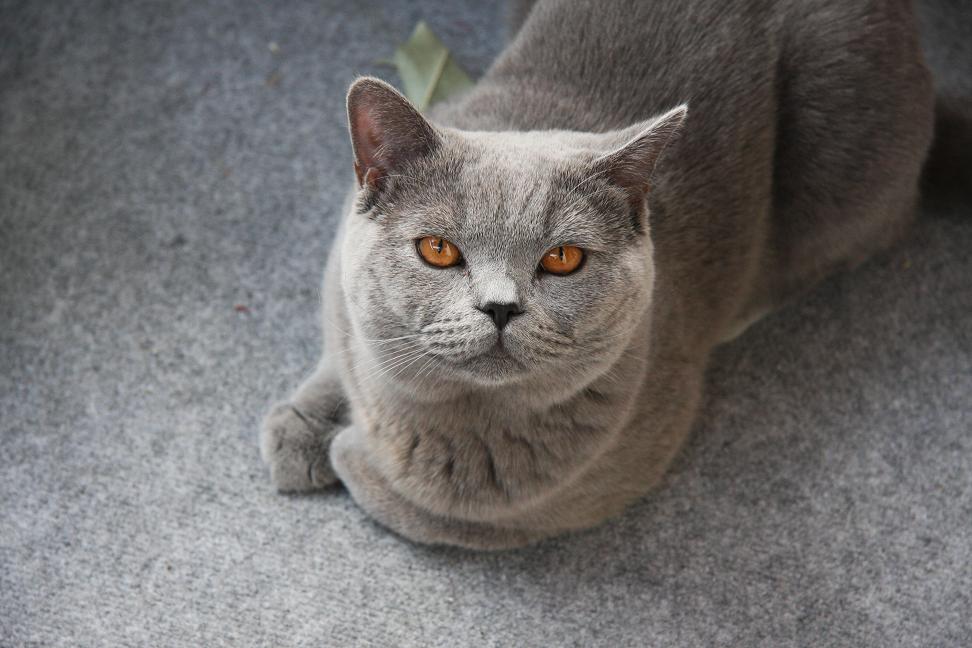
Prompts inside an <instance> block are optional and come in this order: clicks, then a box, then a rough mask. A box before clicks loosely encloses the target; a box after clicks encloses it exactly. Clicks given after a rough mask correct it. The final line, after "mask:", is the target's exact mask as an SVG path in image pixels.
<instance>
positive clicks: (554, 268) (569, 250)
mask: <svg viewBox="0 0 972 648" xmlns="http://www.w3.org/2000/svg"><path fill="white" fill-rule="evenodd" d="M583 261H584V250H582V249H580V248H579V247H577V246H576V245H558V246H557V247H555V248H550V249H549V250H547V251H546V252H545V253H544V255H543V258H542V259H540V267H541V268H543V269H544V270H545V271H547V272H549V273H550V274H555V275H569V274H570V273H571V272H573V271H575V270H577V268H579V267H580V266H581V263H582V262H583Z"/></svg>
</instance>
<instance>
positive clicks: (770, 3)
mask: <svg viewBox="0 0 972 648" xmlns="http://www.w3.org/2000/svg"><path fill="white" fill-rule="evenodd" d="M529 4H532V3H528V5H529ZM515 13H516V14H517V15H521V16H524V18H523V23H522V25H520V26H519V28H518V29H517V30H516V33H515V35H514V37H513V38H512V40H511V42H510V43H509V44H508V46H507V47H506V48H505V50H504V51H503V52H502V53H501V54H500V56H499V57H498V59H497V60H496V61H495V63H494V64H493V65H492V67H491V68H490V69H489V71H488V72H487V73H486V75H485V76H484V78H483V79H482V80H480V81H479V82H478V83H477V84H476V86H475V87H474V88H473V89H472V90H471V91H470V92H469V93H468V94H466V95H465V96H463V97H461V98H459V99H457V100H456V101H453V102H451V103H448V104H445V105H442V106H440V107H438V108H437V109H435V110H433V111H432V112H431V113H430V114H429V116H428V117H426V116H423V115H422V114H420V113H419V112H418V111H417V110H416V109H415V108H414V107H413V106H412V105H410V104H409V102H408V101H407V100H406V99H405V98H404V97H403V96H402V95H400V94H399V93H398V92H397V91H396V90H394V89H393V88H392V87H391V86H389V85H387V84H385V83H384V82H382V81H380V80H378V79H374V78H368V77H365V78H360V79H358V80H357V81H355V82H354V83H353V85H352V86H351V88H350V90H349V93H348V97H347V108H348V120H349V129H350V135H351V141H352V148H353V167H354V171H355V175H356V179H357V183H356V186H355V188H354V190H353V191H352V193H351V194H350V195H349V197H348V200H347V202H346V205H345V215H344V218H343V220H342V223H341V226H340V230H339V232H338V234H337V237H336V240H335V243H334V247H333V251H332V253H331V254H330V257H329V259H328V262H327V268H326V271H325V278H324V304H323V313H324V317H323V329H324V353H323V356H322V358H321V360H320V364H319V366H318V368H317V369H316V371H315V372H314V374H313V375H312V376H311V377H310V378H309V379H307V381H306V382H304V384H303V385H301V386H300V388H299V389H298V390H297V392H296V393H295V394H294V395H293V396H292V397H291V398H290V399H289V400H288V401H287V402H284V403H280V404H278V405H276V406H275V407H274V408H273V409H272V410H271V411H270V413H269V415H268V416H267V418H266V420H265V422H264V424H263V428H262V432H261V452H262V456H263V457H264V460H265V461H266V462H267V463H268V464H269V467H270V472H271V477H272V480H273V482H274V483H275V485H276V487H277V488H278V489H279V490H281V491H308V490H315V489H321V488H325V487H328V486H330V485H332V484H335V483H337V482H338V481H340V482H342V483H343V484H344V486H345V487H346V488H347V489H348V491H349V492H350V494H351V496H352V497H353V498H354V500H355V501H356V502H357V503H358V504H359V505H360V506H361V507H362V508H363V509H364V510H365V511H366V512H368V513H369V514H370V515H371V516H372V517H373V518H374V519H376V520H377V521H378V522H379V523H381V524H382V525H384V526H386V527H388V528H390V529H391V530H393V531H394V532H396V533H398V534H400V535H402V536H404V537H406V538H409V539H411V540H413V541H416V542H421V543H431V544H447V545H458V546H462V547H468V548H476V549H506V548H513V547H519V546H523V545H526V544H530V543H533V542H536V541H539V540H541V539H543V538H547V537H549V536H553V535H556V534H560V533H563V532H568V531H574V530H578V529H583V528H587V527H591V526H593V525H596V524H597V523H599V522H601V521H603V520H605V519H606V518H609V517H611V516H615V515H617V514H618V513H620V512H621V511H622V510H623V509H624V508H625V506H626V505H628V504H629V503H630V502H632V500H634V499H636V498H639V497H641V496H642V495H643V494H644V493H645V492H646V491H647V490H648V489H649V488H650V487H651V486H652V485H653V484H655V483H656V482H657V480H658V479H659V477H660V476H661V475H662V474H663V472H664V471H665V469H666V467H667V466H668V464H669V463H670V462H671V460H672V458H673V457H674V455H675V454H676V452H677V451H678V450H679V447H680V446H681V445H682V443H683V441H684V440H685V437H686V435H687V433H688V431H689V429H690V427H691V424H692V421H693V418H694V416H695V413H696V409H697V407H698V404H699V397H700V392H701V388H702V383H703V374H704V371H705V367H706V361H707V358H708V356H709V355H710V353H711V351H712V349H713V348H714V347H715V346H717V345H718V344H720V343H722V342H725V341H727V340H730V339H732V338H733V337H735V336H737V335H738V334H739V333H741V332H742V331H743V330H744V329H745V328H746V327H747V326H748V325H749V324H751V323H752V322H753V321H755V320H757V319H758V318H760V317H762V316H763V315H764V314H766V313H767V312H769V311H770V310H771V309H773V308H776V307H777V306H779V305H780V304H782V303H783V302H784V301H785V300H787V299H789V298H791V297H792V296H794V295H796V294H799V293H800V292H802V291H805V290H806V289H808V288H809V287H811V286H813V285H814V284H815V283H816V282H817V281H819V280H820V279H821V278H823V277H825V276H826V275H828V274H830V273H832V272H834V271H837V270H840V269H843V268H849V267H853V266H855V265H857V264H859V263H860V262H861V261H863V260H864V259H866V258H867V257H868V256H869V255H871V254H873V253H874V252H876V251H878V250H881V249H882V248H885V247H886V246H888V245H890V244H891V243H892V242H893V241H894V240H895V239H896V238H897V237H898V236H899V235H900V234H901V232H902V231H903V230H904V228H905V227H906V225H907V224H908V223H909V221H911V219H912V217H913V215H914V213H915V207H916V202H917V197H918V180H919V175H920V172H921V168H922V161H923V160H924V158H925V155H926V151H927V149H928V147H929V143H930V140H931V136H932V128H933V105H934V92H933V88H932V80H931V76H930V73H929V71H928V69H927V68H926V66H925V64H924V62H923V58H922V52H921V49H920V46H919V42H918V35H917V27H916V23H915V18H914V16H913V13H912V10H911V8H910V5H909V4H908V3H907V2H904V1H902V0H855V1H853V2H847V1H846V0H782V1H776V0H747V1H746V2H725V0H677V1H676V0H665V1H658V2H650V3H648V2H637V1H631V2H621V1H617V2H598V1H593V0H592V1H572V2H558V1H555V0H550V1H547V0H541V1H540V2H538V3H536V4H535V5H533V6H527V7H525V9H523V10H522V11H518V12H515Z"/></svg>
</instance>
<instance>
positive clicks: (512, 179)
mask: <svg viewBox="0 0 972 648" xmlns="http://www.w3.org/2000/svg"><path fill="white" fill-rule="evenodd" d="M685 113H686V109H685V107H684V106H680V107H678V108H676V109H674V110H672V111H670V112H668V113H666V114H664V115H662V116H660V117H658V118H656V119H653V120H650V121H647V122H643V123H639V124H636V125H634V126H632V127H631V128H628V129H625V130H622V131H615V132H610V133H604V134H592V133H575V132H567V131H537V132H469V131H460V130H456V129H451V128H444V127H439V126H435V125H433V124H431V123H429V122H428V121H427V120H426V119H425V118H423V117H422V116H421V115H420V114H419V112H418V111H417V110H415V109H414V108H413V107H412V106H411V105H410V104H409V103H408V101H407V100H406V99H405V98H404V97H402V96H401V95H400V94H399V93H398V92H396V91H395V90H394V89H393V88H391V87H390V86H388V85H387V84H385V83H383V82H381V81H378V80H377V79H371V78H364V79H359V80H358V81H357V82H355V83H354V84H353V85H352V87H351V90H350V92H349V94H348V117H349V122H350V131H351V140H352V145H353V148H354V157H355V162H354V165H355V172H356V175H357V178H358V184H359V191H358V195H357V198H356V201H355V205H354V211H355V213H353V214H351V215H350V218H349V219H348V222H347V223H346V230H345V232H346V234H345V238H344V240H343V244H342V248H341V252H340V254H341V266H342V277H341V281H342V287H343V291H344V294H345V296H346V300H347V302H348V307H349V311H350V312H349V315H350V317H351V320H352V322H353V323H354V326H355V328H356V330H357V333H358V334H359V336H360V338H361V339H362V340H364V341H365V343H366V344H367V345H368V347H369V350H370V351H371V352H372V355H373V359H372V362H373V371H371V372H370V373H371V374H376V375H384V376H386V377H394V378H395V379H396V380H400V381H406V382H412V383H415V384H421V385H435V384H436V383H439V382H440V381H451V382H459V383H469V384H478V385H493V386H495V385H504V384H511V383H525V382H527V381H528V380H529V382H530V383H532V384H535V383H536V381H534V380H532V379H536V378H541V379H543V380H545V381H548V384H549V380H556V381H560V383H561V384H567V383H571V384H573V383H577V384H583V382H582V381H587V380H590V379H591V378H593V377H594V375H597V374H598V373H600V372H603V371H604V370H605V369H606V368H607V367H608V366H609V365H610V364H611V363H613V362H614V361H615V360H616V359H617V357H618V355H619V354H620V353H621V350H623V349H624V347H625V346H627V344H628V340H629V337H630V335H631V332H632V330H633V328H634V327H635V325H636V324H637V323H638V322H639V321H640V320H641V319H642V318H643V316H644V313H645V311H646V309H647V308H649V307H650V300H651V293H652V284H653V279H654V269H653V265H652V246H651V240H650V238H649V236H648V214H647V208H646V200H645V198H646V192H648V191H650V188H649V179H650V177H651V173H652V170H653V168H654V166H655V163H656V161H657V160H658V158H659V156H660V155H661V153H662V151H663V150H664V148H665V146H666V144H667V143H668V141H669V139H670V138H671V137H672V135H673V133H675V131H676V130H677V129H678V128H679V126H680V125H681V123H682V121H683V119H684V116H685Z"/></svg>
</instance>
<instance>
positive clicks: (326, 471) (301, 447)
mask: <svg viewBox="0 0 972 648" xmlns="http://www.w3.org/2000/svg"><path fill="white" fill-rule="evenodd" d="M347 409H348V406H347V402H346V400H345V397H344V392H343V390H342V388H341V383H340V380H339V379H338V377H337V374H336V373H335V372H334V370H333V369H332V368H331V367H330V366H329V365H328V364H327V363H322V364H321V366H320V367H318V369H317V371H315V372H314V374H313V375H312V376H311V377H310V378H308V379H307V380H306V381H305V382H304V384H302V385H301V386H300V387H299V388H298V389H297V391H296V393H294V395H293V397H291V399H290V400H289V401H285V402H282V403H277V404H276V405H275V406H274V407H273V408H272V409H271V410H270V413H269V414H268V415H267V417H266V419H264V421H263V428H262V429H261V431H260V454H261V455H262V456H263V460H264V461H265V462H266V463H267V464H269V466H270V477H271V479H272V481H273V483H274V485H275V486H276V487H277V489H278V490H280V491H284V492H296V491H309V490H316V489H320V488H325V487H327V486H330V485H332V484H334V483H335V482H336V481H337V477H336V476H335V475H334V470H333V469H332V468H331V463H330V460H329V459H328V447H329V446H330V444H331V440H332V439H333V438H334V435H335V434H337V432H338V431H339V430H340V429H341V428H342V427H343V426H345V425H347V422H348V411H347Z"/></svg>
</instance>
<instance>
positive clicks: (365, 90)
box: [348, 77, 440, 191]
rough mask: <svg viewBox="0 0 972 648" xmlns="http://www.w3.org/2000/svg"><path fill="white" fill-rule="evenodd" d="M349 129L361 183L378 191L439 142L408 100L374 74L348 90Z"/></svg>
mask: <svg viewBox="0 0 972 648" xmlns="http://www.w3.org/2000/svg"><path fill="white" fill-rule="evenodd" d="M348 128H349V130H350V131H351V146H352V147H353V148H354V173H355V175H356V176H357V177H358V185H359V186H362V187H364V186H366V185H367V186H368V187H369V188H371V189H373V190H376V191H380V190H381V189H382V188H383V187H384V185H385V180H386V178H387V177H388V176H390V175H393V174H394V173H395V172H396V171H398V170H400V169H401V168H402V166H404V165H405V164H407V163H408V162H410V161H414V160H416V159H418V158H420V157H423V156H426V155H429V154H430V153H432V151H434V150H435V149H436V148H437V147H438V146H439V141H440V140H439V136H438V134H436V132H435V130H434V129H433V128H432V125H431V124H429V122H427V121H426V120H425V118H424V117H422V115H421V114H419V111H418V110H416V109H415V108H414V107H413V106H412V104H410V103H409V102H408V99H406V98H405V97H403V96H402V95H401V94H400V93H399V92H398V91H397V90H395V89H394V88H393V87H391V86H390V85H388V84H387V83H385V82H384V81H380V80H379V79H375V78H372V77H362V78H360V79H358V80H357V81H355V82H354V83H353V84H352V85H351V89H350V90H348Z"/></svg>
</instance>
